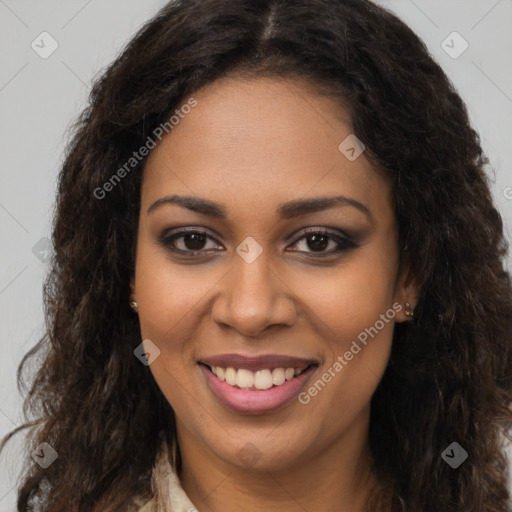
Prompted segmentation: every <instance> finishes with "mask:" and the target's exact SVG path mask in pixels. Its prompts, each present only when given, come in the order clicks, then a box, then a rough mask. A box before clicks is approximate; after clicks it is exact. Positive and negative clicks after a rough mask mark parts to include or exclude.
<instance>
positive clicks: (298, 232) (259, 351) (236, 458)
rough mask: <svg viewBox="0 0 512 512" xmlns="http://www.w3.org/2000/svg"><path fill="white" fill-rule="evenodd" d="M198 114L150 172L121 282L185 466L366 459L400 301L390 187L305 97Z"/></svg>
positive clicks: (250, 96)
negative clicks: (171, 415)
mask: <svg viewBox="0 0 512 512" xmlns="http://www.w3.org/2000/svg"><path fill="white" fill-rule="evenodd" d="M193 97H194V99H195V101H196V102H197V105H196V106H195V107H194V108H192V109H183V110H182V111H180V113H181V116H180V117H179V122H178V123H177V124H175V126H174V128H173V129H172V131H170V133H169V134H168V135H167V136H166V137H164V138H163V140H162V142H161V143H159V144H158V145H157V147H156V148H155V149H154V150H153V151H152V153H151V155H150V156H149V159H148V161H147V165H146V168H145V171H144V177H143V184H142V191H141V209H140V223H139V230H138V240H137V259H136V274H135V280H134V282H132V295H133V299H135V300H136V301H137V302H138V306H139V318H140V325H141V333H142V338H143V339H144V340H151V342H152V343H151V344H150V343H149V342H148V341H145V342H144V347H145V349H146V350H147V351H148V352H149V353H150V354H151V353H152V352H153V355H150V360H151V359H153V358H154V356H155V354H158V352H156V353H155V352H154V348H153V347H154V346H156V347H157V348H158V350H159V351H160V353H159V355H158V356H157V357H156V358H154V360H153V362H151V364H150V366H149V368H150V370H151V372H152V374H153V376H154V378H155V380H156V382H157V383H158V386H159V387H160V389H161V390H162V392H163V394H164V395H165V397H166V398H167V400H168V401H169V403H170V404H171V406H172V408H173V410H174V412H175V415H176V421H177V428H178V436H179V442H180V447H181V449H182V452H183V450H188V453H189V454H190V457H195V456H197V457H203V459H204V458H207V459H210V460H211V461H215V460H216V461H218V462H221V461H224V463H228V464H232V465H236V466H239V467H246V468H247V467H248V466H252V467H254V468H255V469H267V470H270V469H284V468H289V467H293V466H294V465H295V464H299V463H301V462H304V461H309V460H312V458H314V457H315V456H318V455H319V454H320V453H323V452H324V451H325V450H327V449H335V448H336V446H342V445H343V446H345V447H349V446H354V447H361V446H362V445H363V444H364V443H365V442H366V440H367V435H368V433H367V427H368V422H369V411H370V399H371V397H372V394H373V393H374V391H375V389H376V387H377V384H378V383H379V381H380V379H381V377H382V375H383V372H384V370H385V368H386V364H387V362H388V357H389V354H390V348H391V341H392V335H393V326H394V322H395V321H404V320H406V317H405V307H404V302H405V301H406V300H408V299H410V298H411V297H410V295H408V293H409V290H408V289H407V287H406V283H405V281H406V276H404V275H403V274H399V272H398V256H399V254H398V245H397V226H396V223H395V216H394V212H393V207H392V202H391V187H390V185H389V183H388V182H387V180H386V179H385V178H384V177H383V176H382V175H381V174H380V173H378V172H377V171H376V170H375V169H374V168H372V167H371V166H370V164H369V163H368V161H367V159H366V158H365V153H364V152H363V153H362V154H360V156H358V157H357V154H358V152H359V150H360V149H361V148H359V147H358V146H357V145H355V143H354V140H353V139H352V138H349V139H347V140H346V141H345V139H346V138H347V137H349V136H351V134H352V129H351V126H350V123H349V118H348V115H347V114H346V112H345V111H344V110H343V109H342V108H341V107H340V106H339V105H338V104H337V103H335V102H334V100H333V99H328V98H325V97H318V96H316V95H315V94H314V93H313V92H311V89H309V88H308V87H307V86H306V85H305V84H302V83H301V82H297V81H295V82H292V81H287V80H279V79H270V78H259V79H254V80H245V81H242V80H236V79H234V78H230V79H223V80H221V81H218V82H216V83H214V84H212V85H210V86H207V87H205V88H203V89H202V90H200V91H198V92H197V93H196V94H194V95H193ZM185 111H187V112H189V113H188V114H186V115H185V114H184V112H185ZM343 141H345V142H344V143H343V144H342V145H341V149H340V148H339V147H340V144H341V143H342V142H343ZM356 157H357V158H356ZM320 198H321V199H322V200H319V199H320ZM334 198H338V199H337V200H335V199H334ZM185 230H187V231H189V233H188V234H185V235H184V234H183V233H182V232H183V231H185ZM190 231H192V234H191V233H190ZM194 232H200V233H199V234H198V233H195V234H194ZM308 232H309V234H308ZM319 232H320V233H319ZM323 232H326V233H323ZM201 233H204V234H201ZM315 233H316V234H315ZM218 368H220V369H218ZM228 368H230V369H228ZM289 368H294V369H296V370H289ZM299 372H302V373H299ZM214 373H216V374H217V375H215V374H214ZM295 374H297V375H296V376H295ZM226 380H227V381H228V382H226ZM255 387H257V388H258V389H255Z"/></svg>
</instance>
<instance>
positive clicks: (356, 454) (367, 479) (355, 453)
mask: <svg viewBox="0 0 512 512" xmlns="http://www.w3.org/2000/svg"><path fill="white" fill-rule="evenodd" d="M368 424H369V411H365V412H364V413H362V415H361V416H360V417H358V418H357V419H356V421H355V422H354V423H353V424H352V425H351V426H350V427H349V428H348V429H347V430H346V431H345V432H344V434H343V436H342V437H340V438H338V439H334V440H331V442H328V443H326V444H325V445H324V446H322V447H317V446H315V447H314V448H311V449H310V450H306V451H303V453H302V454H301V455H299V456H297V458H296V459H295V460H293V461H290V463H289V464H288V465H287V467H285V468H279V469H275V468H265V467H263V468H258V469H257V470H256V469H254V468H244V467H240V465H239V464H231V463H229V462H226V461H225V460H224V459H221V458H220V457H218V456H217V455H216V454H215V453H212V452H211V451H210V450H207V449H206V448H205V445H204V444H203V443H202V442H201V441H200V440H198V439H195V438H194V437H193V436H192V435H191V434H190V432H189V431H186V430H185V429H184V427H183V425H180V424H178V425H177V426H178V440H179V445H180V452H181V455H182V461H183V464H182V471H181V474H180V480H181V484H182V487H183V489H184V491H185V492H186V494H187V495H188V497H189V498H190V500H191V501H192V502H193V503H194V505H195V506H196V507H197V508H198V510H199V511H200V512H220V511H222V512H235V511H236V512H239V511H240V510H244V511H246V512H263V511H265V512H282V510H286V511H290V512H295V511H297V512H304V510H322V511H325V512H328V511H329V512H330V511H332V512H365V511H366V509H365V504H366V501H367V499H368V497H369V495H370V492H371V491H372V489H374V487H375V486H376V485H377V480H376V478H375V477H374V475H373V473H372V471H371V455H370V450H369V444H368Z"/></svg>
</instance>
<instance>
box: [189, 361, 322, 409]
mask: <svg viewBox="0 0 512 512" xmlns="http://www.w3.org/2000/svg"><path fill="white" fill-rule="evenodd" d="M199 366H200V368H201V371H202V372H203V375H204V376H205V378H206V383H207V384H208V387H209V388H210V390H211V391H212V392H213V393H214V395H215V396H216V397H217V398H218V399H219V400H220V402H221V403H222V404H224V405H225V406H226V407H228V408H229V409H231V410H233V411H235V412H240V413H244V414H263V413H266V412H272V411H275V410H277V409H280V408H281V407H283V406H285V405H286V404H287V403H289V402H290V401H291V400H292V399H293V398H294V397H295V396H296V395H298V394H299V392H300V390H301V389H302V388H303V387H304V386H305V385H306V381H307V380H308V379H309V377H311V375H312V374H313V373H314V372H315V370H316V369H317V366H310V367H309V368H308V369H307V370H306V371H305V372H303V373H301V374H300V375H299V376H298V377H294V378H293V379H291V380H287V381H285V382H284V383H283V384H281V385H280V386H274V387H271V388H270V389H265V390H248V389H241V388H237V387H234V386H230V385H229V384H227V383H226V382H224V381H223V380H220V379H219V378H218V377H217V376H215V375H214V374H213V373H212V372H211V371H210V369H209V368H208V367H207V366H205V365H204V364H199Z"/></svg>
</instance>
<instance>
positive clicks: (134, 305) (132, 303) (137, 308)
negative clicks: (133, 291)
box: [130, 300, 139, 311]
mask: <svg viewBox="0 0 512 512" xmlns="http://www.w3.org/2000/svg"><path fill="white" fill-rule="evenodd" d="M130 306H131V308H132V309H133V310H134V311H139V305H138V304H137V303H136V302H135V301H134V300H132V301H130Z"/></svg>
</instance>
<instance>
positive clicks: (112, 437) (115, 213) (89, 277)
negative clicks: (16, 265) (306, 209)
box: [0, 0, 512, 512]
mask: <svg viewBox="0 0 512 512" xmlns="http://www.w3.org/2000/svg"><path fill="white" fill-rule="evenodd" d="M228 74H231V75H233V76H241V77H242V76H244V77H251V76H253V77H256V76H263V75H265V76H270V77H272V76H275V77H277V76H279V77H283V78H287V79H291V80H293V79H301V80H306V81H307V82H308V83H309V84H311V85H312V86H313V87H314V88H315V90H316V91H317V92H318V94H330V95H334V96H335V97H337V98H339V101H340V102H342V103H343V104H344V105H345V106H346V108H348V111H349V114H350V116H351V120H352V125H353V130H354V133H355V134H356V135H357V137H358V138H359V139H360V140H361V141H363V143H364V144H365V146H366V148H367V150H366V153H365V154H366V155H367V157H368V158H369V159H370V161H371V162H372V163H374V164H375V166H376V167H377V168H379V169H382V171H383V172H385V173H387V174H388V175H389V177H390V179H391V180H392V183H393V202H394V205H393V206H394V210H395V215H396V219H397V223H398V231H399V249H400V255H401V264H404V263H407V264H408V265H410V268H411V270H412V272H413V274H414V275H415V276H416V278H417V280H418V282H419V285H420V295H419V301H418V305H417V308H416V311H415V318H414V321H413V322H406V323H403V324H397V325H396V328H395V331H394V338H393V347H392V352H391V357H390V360H389V364H388V367H387V369H386V372H385V374H384V377H383V378H382V380H381V382H380V384H379V386H378V388H377V390H376V392H375V393H374V396H373V398H372V403H371V419H370V447H371V451H372V456H373V461H374V468H375V472H376V474H377V475H378V478H379V480H380V481H381V482H382V483H383V484H386V485H388V486H390V487H391V488H392V490H393V498H392V510H393V512H404V511H406V510H407V511H414V512H419V511H424V512H427V511H428V512H430V511H435V512H439V511H440V510H443V511H444V512H504V511H505V510H507V511H508V510H511V509H510V508H508V507H510V505H509V504H508V498H509V496H508V492H507V489H506V474H507V465H506V460H505V458H504V454H503V453H502V440H501V432H502V430H503V428H504V427H505V426H506V425H508V424H509V423H510V422H511V421H512V412H511V410H510V404H511V403H512V381H511V373H510V369H511V368H512V364H511V363H512V351H511V339H512V284H511V279H510V275H509V274H508V273H507V272H506V271H505V269H504V263H503V262H504V257H505V255H506V251H507V244H506V242H505V239H504V236H503V226H502V219H501V217H500V214H499V213H498V211H497V210H496V208H495V207H494V205H493V201H492V196H491V192H490V186H489V180H488V177H487V175H486V172H485V169H486V167H487V166H488V159H487V158H486V156H485V155H484V153H483V150H482V148H481V145H480V141H479V137H478V135H477V133H476V132H475V131H474V129H473V128H472V127H471V126H470V122H469V119H468V114H467V110H466V107H465V105H464V103H463V101H462V100H461V98H460V97H459V95H458V94H457V92H456V90H455V88H454V86H453V85H452V84H451V82H450V81H449V79H448V78H447V77H446V75H445V74H444V72H443V71H442V69H441V68H440V66H439V65H438V64H437V63H435V62H434V60H433V59H432V57H431V56H430V55H429V53H428V51H427V48H426V47H425V45H424V43H423V42H422V41H421V40H420V39H419V38H418V37H417V36H416V35H415V34H414V33H413V32H412V31H411V29H409V28H408V27H407V26H406V25H405V24H404V23H403V22H402V21H400V20H399V19H398V18H397V17H396V16H395V15H393V14H392V13H391V12H389V11H387V10H385V9H384V8H381V7H378V6H377V5H375V4H373V3H372V2H370V1H368V0H295V1H294V2H286V1H284V0H251V1H250V2H247V1H242V0H181V1H172V2H169V3H168V4H167V5H166V6H165V7H164V8H163V9H162V10H161V11H160V12H159V13H158V14H157V15H156V16H155V17H154V18H153V19H151V20H150V21H149V22H147V23H146V24H145V25H144V26H143V27H142V28H141V29H140V30H139V32H138V33H137V34H136V35H135V37H134V38H133V39H132V40H131V41H130V42H129V43H128V44H127V46H126V47H125V48H124V50H123V51H122V53H121V54H120V56H119V57H118V58H117V59H116V60H115V61H114V62H113V63H112V64H111V65H110V66H109V67H108V68H107V69H106V70H105V71H104V72H103V74H102V75H101V76H100V77H99V78H98V79H97V80H96V82H95V83H94V86H93V88H92V91H91V94H90V98H89V103H88V105H87V107H86V108H85V110H84V111H83V112H82V114H81V115H80V117H79V119H78V120H77V121H76V123H75V124H74V126H73V129H72V133H71V140H70V142H69V144H68V147H67V150H66V155H65V161H64V163H63V166H62V169H61V171H60V174H59V180H58V194H57V202H56V207H55V213H54V220H53V233H52V241H53V249H54V255H53V259H52V262H51V271H50V273H49V274H48V276H47V279H46V281H45V284H44V299H45V318H46V332H45V334H44V336H42V338H41V339H40V340H39V342H38V343H37V345H36V346H35V347H34V348H32V349H31V350H30V351H29V352H28V353H27V354H26V355H25V356H24V357H23V359H22V361H21V363H20V365H19V367H18V374H17V376H18V386H20V383H21V382H23V381H24V377H23V374H24V371H23V370H24V367H25V364H26V362H27V361H29V360H31V359H32V358H33V357H35V356H37V355H38V357H39V359H38V360H39V365H40V366H39V367H38V371H37V373H36V374H35V376H33V379H32V380H31V386H30V390H29V392H28V394H27V396H26V397H25V403H24V407H23V412H24V415H25V420H26V423H24V424H23V425H22V426H20V427H19V428H17V429H15V430H13V431H12V432H10V433H9V434H8V435H7V436H5V437H4V439H3V441H2V444H1V445H0V450H1V449H3V448H4V446H5V444H6V443H7V442H8V441H9V439H10V438H11V437H12V436H13V435H15V434H16V433H17V432H18V431H20V430H21V429H27V428H30V430H29V435H28V436H27V448H28V447H29V445H30V449H29V450H28V452H30V451H32V450H34V449H35V448H36V447H37V446H39V445H40V444H41V443H43V442H47V443H49V444H50V445H51V446H52V447H53V448H54V449H55V450H56V451H57V453H58V463H54V464H52V465H50V466H49V467H48V468H46V469H43V468H41V467H40V466H39V465H38V464H36V463H35V462H34V461H33V460H32V459H31V458H30V457H29V455H28V453H27V454H26V467H27V469H26V472H25V473H24V475H23V481H22V483H21V484H20V486H19V489H18V500H17V508H18V510H19V511H27V510H41V511H42V510H44V511H45V512H62V511H66V512H70V511H80V512H82V511H86V510H87V511H89V510H90V511H93V512H99V511H102V512H113V511H117V510H129V507H131V506H133V499H134V497H135V496H136V495H139V496H150V493H151V491H150V477H151V469H152V467H153V464H154V462H155V459H156V457H157V454H158V450H159V447H160V437H161V436H162V435H163V436H167V437H168V439H169V442H170V443H175V442H176V441H175V421H174V414H173V410H172V408H171V406H170V405H169V403H168V402H167V401H166V399H165V397H164V395H163V394H162V392H161V391H160V389H159V388H158V386H157V385H156V382H155V381H154V379H153V377H152V374H151V372H150V371H149V369H148V367H146V366H144V365H141V364H140V362H139V361H138V360H137V359H136V358H135V357H134V354H133V350H134V347H135V346H137V345H138V344H140V341H141V339H140V327H139V323H138V318H137V316H136V315H134V314H133V312H132V311H131V310H130V308H129V282H130V278H131V277H132V276H133V274H134V268H135V246H136V239H137V225H138V215H139V212H138V210H139V204H140V186H141V179H142V173H143V169H144V164H145V161H146V159H145V158H144V159H142V160H141V161H140V162H137V165H136V166H134V168H133V170H131V172H130V173H129V175H128V176H126V177H124V178H123V179H122V180H120V182H119V183H117V184H116V186H115V187H112V190H110V191H109V193H108V197H105V198H103V199H101V198H98V197H97V194H95V193H94V191H95V190H97V189H98V187H102V186H103V184H104V183H106V182H107V181H108V180H109V179H110V178H111V176H112V174H113V172H114V171H115V170H116V169H118V168H119V167H120V166H121V165H123V163H124V162H126V161H127V160H128V159H129V158H130V157H131V156H132V154H133V151H134V150H136V149H137V148H140V147H141V146H142V145H143V144H144V141H145V140H146V139H147V137H148V136H149V135H150V134H151V132H152V130H153V129H154V128H155V127H156V126H158V125H159V124H161V123H163V122H165V121H166V119H168V116H169V115H170V114H171V113H172V112H173V110H174V109H176V108H177V107H178V106H179V105H180V102H182V101H184V100H185V99H186V98H187V97H188V96H189V95H190V94H192V93H193V92H194V91H197V90H198V89H199V88H201V87H203V86H205V85H208V84H210V83H212V82H214V81H215V80H217V79H218V78H221V77H223V76H227V75H228ZM27 389H28V387H27ZM454 441H456V442H458V443H459V444H460V445H461V446H463V447H465V449H466V450H467V451H468V452H469V457H468V459H467V460H466V461H465V462H464V464H462V465H461V466H460V467H459V468H458V469H457V470H453V469H452V468H450V467H449V466H448V465H447V464H446V463H445V462H444V461H443V460H442V458H441V454H442V452H443V451H444V450H445V449H446V447H447V446H449V445H450V444H451V443H452V442H454ZM176 466H177V470H178V471H179V467H180V464H179V461H178V462H177V463H176ZM378 499H379V496H378V493H376V496H375V503H377V502H378Z"/></svg>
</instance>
